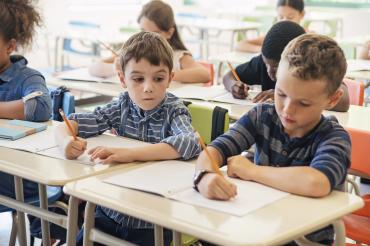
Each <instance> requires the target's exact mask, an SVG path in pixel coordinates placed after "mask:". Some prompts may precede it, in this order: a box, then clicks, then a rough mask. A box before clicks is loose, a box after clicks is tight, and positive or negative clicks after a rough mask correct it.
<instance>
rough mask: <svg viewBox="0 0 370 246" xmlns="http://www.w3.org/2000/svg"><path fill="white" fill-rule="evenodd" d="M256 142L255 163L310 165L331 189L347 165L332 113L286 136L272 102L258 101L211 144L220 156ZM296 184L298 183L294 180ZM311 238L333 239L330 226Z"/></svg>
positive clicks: (346, 145)
mask: <svg viewBox="0 0 370 246" xmlns="http://www.w3.org/2000/svg"><path fill="white" fill-rule="evenodd" d="M253 144H255V146H256V151H255V155H254V162H255V164H257V165H265V166H275V167H289V166H310V167H312V168H315V169H317V170H319V171H320V172H322V173H323V174H324V175H325V176H326V177H327V178H328V180H329V181H330V186H331V189H338V190H341V189H342V186H343V183H344V181H345V178H346V175H347V169H348V168H349V167H350V158H351V141H350V138H349V135H348V133H347V132H346V131H345V130H344V129H343V127H342V126H340V125H339V124H338V122H337V121H336V119H335V117H333V116H330V117H324V116H322V117H321V120H320V122H319V123H318V124H317V126H316V127H315V128H314V129H312V130H311V131H310V132H309V133H307V134H306V135H305V136H303V137H301V138H290V137H289V136H288V135H287V134H286V133H285V132H284V129H283V126H282V124H281V121H280V119H279V117H278V115H277V113H276V111H275V107H274V105H270V104H259V105H257V106H256V107H254V108H253V109H252V110H250V111H249V112H248V113H247V114H245V115H244V116H243V117H242V118H241V119H240V120H238V121H237V122H236V123H235V124H234V126H233V127H232V128H230V130H229V131H228V132H227V133H225V134H224V135H221V136H220V137H218V138H217V139H215V140H214V141H213V142H212V143H211V146H213V147H215V148H216V149H217V150H218V151H219V152H220V153H221V155H222V156H223V158H224V160H226V159H227V158H228V157H231V156H234V155H238V154H240V153H241V152H243V151H245V150H248V149H249V148H250V147H251V146H252V145H253ZM297 185H299V184H297ZM308 238H309V239H311V240H313V241H316V242H318V241H321V240H326V239H329V240H330V239H333V230H332V229H331V227H330V228H328V227H327V228H324V229H322V230H320V231H317V232H314V233H312V234H310V235H309V236H308Z"/></svg>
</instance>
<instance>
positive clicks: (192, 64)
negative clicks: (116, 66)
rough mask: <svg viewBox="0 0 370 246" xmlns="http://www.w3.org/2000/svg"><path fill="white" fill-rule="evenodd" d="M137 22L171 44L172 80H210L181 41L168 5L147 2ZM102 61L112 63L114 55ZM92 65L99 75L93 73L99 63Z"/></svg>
mask: <svg viewBox="0 0 370 246" xmlns="http://www.w3.org/2000/svg"><path fill="white" fill-rule="evenodd" d="M138 22H139V25H140V28H141V30H142V31H147V32H155V33H158V34H159V35H161V36H162V37H164V38H165V39H166V40H167V41H168V42H169V44H170V45H171V47H172V49H173V64H174V65H173V71H174V73H175V74H174V76H173V80H174V81H180V82H184V83H207V82H209V81H210V79H211V76H210V74H209V73H208V71H207V69H206V68H205V67H203V66H202V65H201V64H199V63H197V62H196V61H195V60H194V59H193V57H192V55H191V53H190V52H189V51H188V50H187V49H186V47H185V45H184V43H183V42H182V40H181V38H180V34H179V31H178V29H177V26H176V23H175V17H174V14H173V11H172V8H171V6H170V5H168V4H167V3H164V2H162V1H160V0H154V1H150V2H148V3H147V4H145V5H144V6H143V9H142V10H141V13H140V14H139V17H138ZM104 62H109V63H113V62H114V57H111V58H108V59H106V60H104ZM92 66H94V68H93V69H90V72H91V73H92V74H93V75H96V76H99V75H100V74H98V73H94V71H98V68H97V66H99V64H93V65H92ZM112 70H113V69H112Z"/></svg>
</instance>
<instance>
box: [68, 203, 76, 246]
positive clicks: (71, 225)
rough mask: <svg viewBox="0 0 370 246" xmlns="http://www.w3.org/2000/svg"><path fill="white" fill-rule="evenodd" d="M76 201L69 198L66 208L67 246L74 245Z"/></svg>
mask: <svg viewBox="0 0 370 246" xmlns="http://www.w3.org/2000/svg"><path fill="white" fill-rule="evenodd" d="M77 216H78V199H77V198H75V197H73V196H70V198H69V206H68V223H67V224H68V225H67V245H68V246H70V245H71V246H72V245H76V236H77V230H78V228H77Z"/></svg>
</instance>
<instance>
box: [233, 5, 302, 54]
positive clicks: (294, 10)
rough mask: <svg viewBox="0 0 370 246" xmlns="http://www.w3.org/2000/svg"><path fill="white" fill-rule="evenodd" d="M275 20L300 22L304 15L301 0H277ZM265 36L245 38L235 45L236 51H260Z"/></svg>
mask: <svg viewBox="0 0 370 246" xmlns="http://www.w3.org/2000/svg"><path fill="white" fill-rule="evenodd" d="M276 12H277V21H284V20H290V21H293V22H295V23H297V24H300V23H301V21H302V20H303V17H304V15H305V11H304V1H303V0H278V1H277V5H276ZM264 39H265V36H260V37H257V38H255V39H246V40H242V41H240V42H239V43H238V44H237V45H236V50H237V51H243V52H252V53H260V52H261V49H262V43H263V40H264Z"/></svg>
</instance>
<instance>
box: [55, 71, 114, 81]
mask: <svg viewBox="0 0 370 246" xmlns="http://www.w3.org/2000/svg"><path fill="white" fill-rule="evenodd" d="M57 78H58V79H64V80H77V81H90V82H91V81H92V82H107V83H118V84H119V83H120V81H119V78H118V76H116V75H115V76H111V77H108V78H101V77H96V76H92V75H90V73H89V71H88V68H77V69H72V70H68V71H64V72H61V73H60V74H58V76H57Z"/></svg>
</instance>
